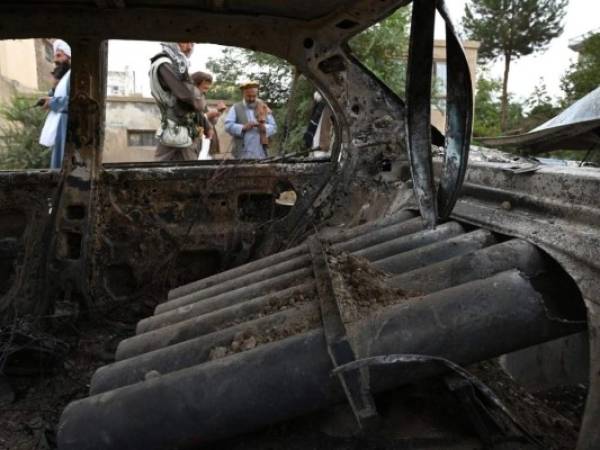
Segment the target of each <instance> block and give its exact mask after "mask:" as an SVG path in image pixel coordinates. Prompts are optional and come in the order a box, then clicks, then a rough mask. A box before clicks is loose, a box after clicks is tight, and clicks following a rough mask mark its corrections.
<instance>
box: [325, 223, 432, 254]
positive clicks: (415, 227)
mask: <svg viewBox="0 0 600 450" xmlns="http://www.w3.org/2000/svg"><path fill="white" fill-rule="evenodd" d="M423 228H424V224H423V219H421V218H420V217H416V218H414V219H410V220H407V221H405V222H401V223H397V224H393V225H389V226H387V227H384V228H381V229H378V230H376V231H373V232H371V233H367V234H365V235H363V236H358V237H355V238H353V239H350V240H348V241H344V242H340V243H338V244H334V245H332V247H333V248H334V249H335V250H339V251H344V252H349V253H353V252H356V251H358V250H361V249H363V248H367V247H372V246H373V245H377V244H380V243H382V242H386V241H391V240H392V239H396V238H399V237H402V236H406V235H408V234H412V233H416V232H417V231H421V230H422V229H423Z"/></svg>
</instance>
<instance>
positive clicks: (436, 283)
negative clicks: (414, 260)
mask: <svg viewBox="0 0 600 450" xmlns="http://www.w3.org/2000/svg"><path fill="white" fill-rule="evenodd" d="M544 262H545V261H544V257H543V255H542V253H541V252H540V251H539V250H538V249H537V248H536V247H535V246H534V245H532V244H529V243H528V242H525V241H523V240H520V239H513V240H510V241H506V242H503V243H501V244H496V245H492V246H491V247H487V248H484V249H482V250H478V251H475V252H473V253H469V254H466V255H462V256H457V257H454V258H451V259H448V260H446V261H442V262H439V263H436V264H432V265H429V266H427V267H423V268H421V269H416V270H412V271H410V272H406V273H403V274H401V275H397V276H395V277H393V278H392V279H391V280H390V284H391V285H392V286H393V287H396V288H400V289H403V290H405V291H409V292H419V293H422V294H428V293H430V292H435V291H440V290H442V289H447V288H449V287H452V286H456V285H459V284H462V283H467V282H469V281H473V280H478V279H483V278H487V277H489V276H491V275H494V274H496V273H499V272H503V271H505V270H510V269H513V268H517V269H519V270H521V271H523V272H525V273H527V274H531V275H535V274H536V273H537V272H538V271H539V270H541V269H543V268H544V266H545V264H544Z"/></svg>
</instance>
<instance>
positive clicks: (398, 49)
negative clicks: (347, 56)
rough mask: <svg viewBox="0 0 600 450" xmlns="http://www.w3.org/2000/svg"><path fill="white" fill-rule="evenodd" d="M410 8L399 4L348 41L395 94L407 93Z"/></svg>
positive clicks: (361, 59)
mask: <svg viewBox="0 0 600 450" xmlns="http://www.w3.org/2000/svg"><path fill="white" fill-rule="evenodd" d="M409 27H410V10H409V8H400V9H398V10H397V11H396V12H394V13H393V14H392V15H391V16H389V17H388V18H386V19H384V20H382V21H381V22H379V23H376V24H375V25H373V26H371V27H370V28H368V29H366V30H365V31H363V32H362V33H360V34H359V35H357V36H355V37H354V38H352V39H351V40H350V42H349V45H350V49H351V50H352V52H353V53H354V55H355V56H356V57H357V58H358V59H359V60H360V61H361V62H362V63H363V64H364V65H365V66H367V67H368V68H369V69H370V70H371V71H372V72H373V73H374V74H375V75H377V77H378V78H379V79H381V80H382V81H383V82H384V83H385V84H386V85H387V86H388V87H389V88H390V89H392V90H393V91H394V92H395V93H396V94H398V95H399V96H401V97H404V89H405V83H406V58H407V55H408V51H407V49H408V32H409Z"/></svg>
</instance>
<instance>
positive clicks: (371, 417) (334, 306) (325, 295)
mask: <svg viewBox="0 0 600 450" xmlns="http://www.w3.org/2000/svg"><path fill="white" fill-rule="evenodd" d="M307 243H308V248H309V251H310V254H311V258H312V264H313V272H314V275H315V280H316V282H317V293H318V296H319V306H320V309H321V321H322V324H323V333H324V335H325V341H326V342H327V352H328V353H329V357H330V358H331V362H332V363H333V366H334V368H338V367H340V366H344V365H346V364H348V363H351V362H354V361H356V359H357V358H356V351H355V349H354V348H353V346H352V342H351V337H350V336H349V335H348V330H347V329H346V326H345V324H344V321H343V320H342V317H341V311H340V305H339V302H338V294H337V292H336V287H335V285H334V283H333V281H332V274H331V271H330V269H329V264H328V263H327V254H326V251H325V247H324V245H323V243H322V242H321V240H320V239H319V237H318V236H312V237H311V238H309V239H308V241H307ZM336 376H337V377H338V379H339V381H340V384H341V386H342V388H343V390H344V393H345V394H346V398H347V400H348V403H349V404H350V407H351V408H352V412H353V413H354V417H355V418H356V421H357V423H358V425H359V426H360V427H361V428H362V429H366V428H369V427H371V426H372V425H373V424H375V423H376V421H377V419H378V417H379V416H378V413H377V408H376V406H375V401H374V400H373V397H372V395H371V389H370V386H369V375H368V371H367V370H361V369H357V370H347V371H344V372H337V373H336Z"/></svg>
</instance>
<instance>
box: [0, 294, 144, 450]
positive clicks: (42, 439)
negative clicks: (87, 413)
mask: <svg viewBox="0 0 600 450" xmlns="http://www.w3.org/2000/svg"><path fill="white" fill-rule="evenodd" d="M134 309H137V307H136V308H130V307H129V306H128V310H127V311H124V310H122V308H119V309H118V310H114V311H113V312H111V313H110V314H107V315H105V316H102V317H100V316H96V317H94V318H93V319H87V318H79V319H78V320H70V321H69V320H67V319H66V318H64V317H61V318H60V320H58V321H57V320H56V318H55V317H50V318H45V319H44V322H46V323H45V324H44V325H45V327H42V324H41V323H40V320H31V321H30V322H29V323H28V322H27V319H26V318H24V319H22V320H19V321H15V322H14V323H13V324H10V325H7V326H5V327H4V328H2V329H1V330H0V363H1V364H0V450H54V449H56V427H57V425H58V420H59V418H60V415H61V414H62V411H63V410H64V408H65V407H66V406H67V405H68V404H69V403H70V402H72V401H74V400H76V399H79V398H85V397H87V396H88V395H89V387H90V386H89V382H90V380H91V378H92V375H93V373H94V372H95V371H96V369H98V368H99V367H101V366H104V365H106V364H107V363H110V362H113V361H114V354H115V350H116V347H117V345H118V343H119V342H120V341H121V340H122V339H124V338H126V337H129V336H131V335H133V334H134V332H135V323H136V322H137V321H138V320H139V319H140V318H141V317H145V316H147V315H148V313H149V310H148V309H145V308H141V309H143V311H141V310H140V311H135V312H134ZM41 330H43V331H41Z"/></svg>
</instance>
